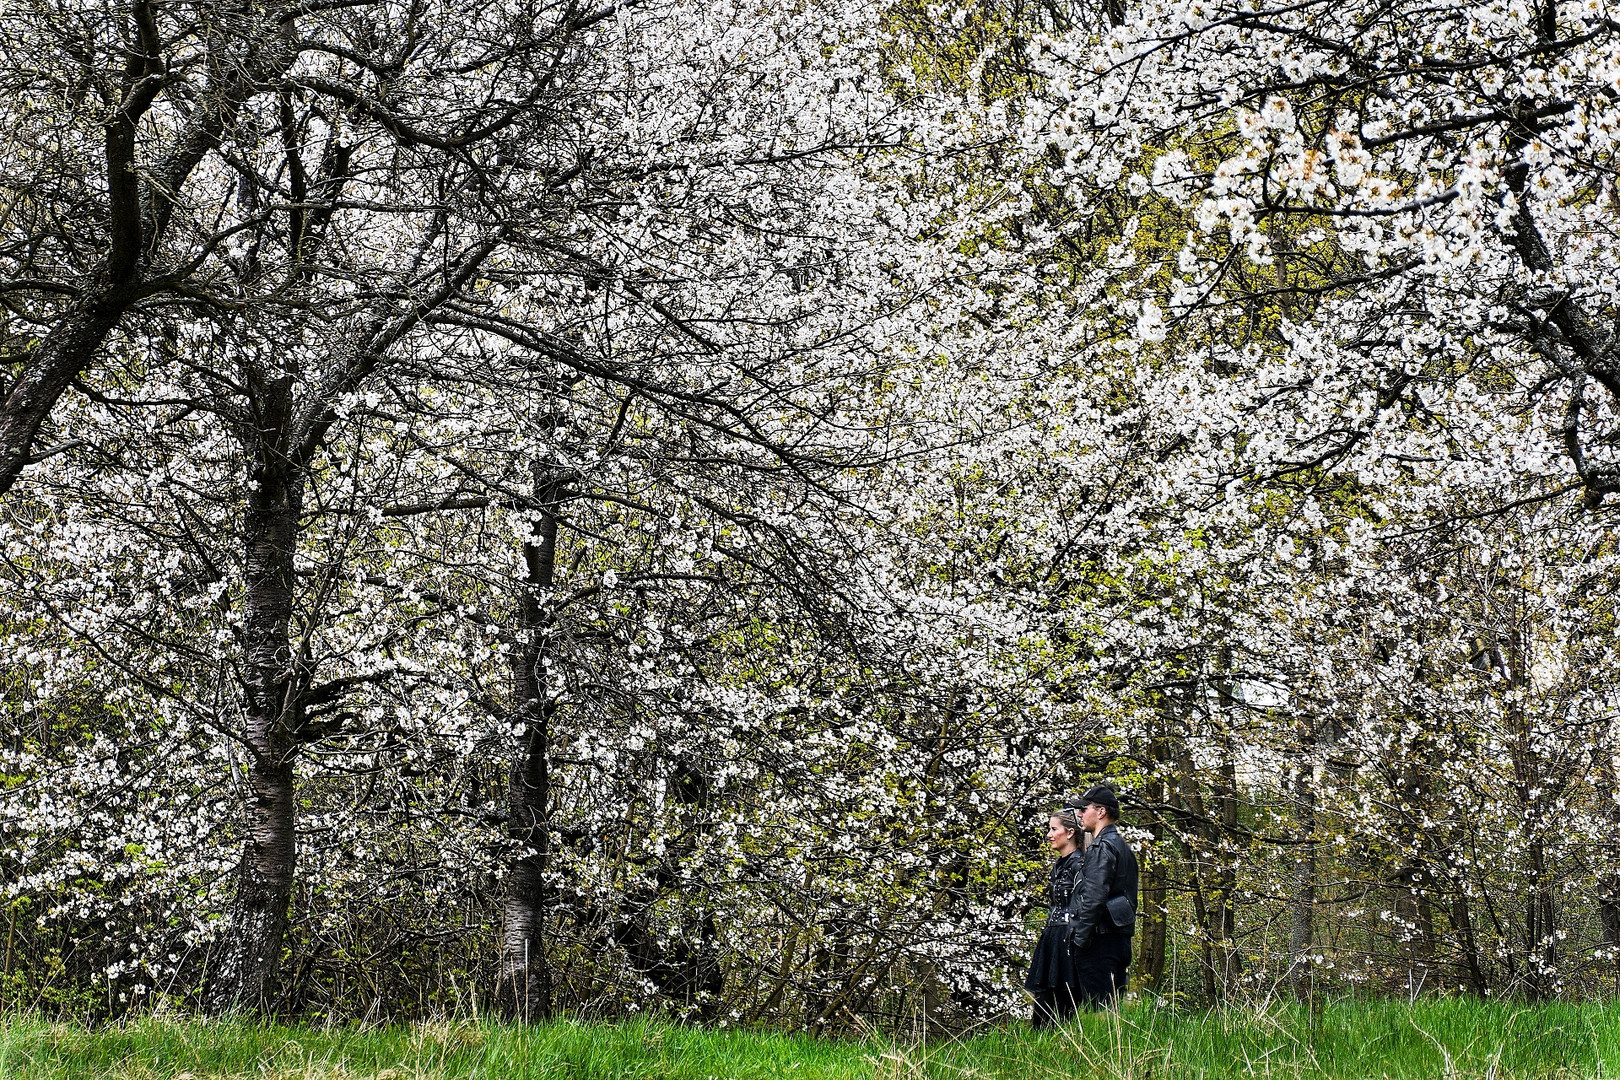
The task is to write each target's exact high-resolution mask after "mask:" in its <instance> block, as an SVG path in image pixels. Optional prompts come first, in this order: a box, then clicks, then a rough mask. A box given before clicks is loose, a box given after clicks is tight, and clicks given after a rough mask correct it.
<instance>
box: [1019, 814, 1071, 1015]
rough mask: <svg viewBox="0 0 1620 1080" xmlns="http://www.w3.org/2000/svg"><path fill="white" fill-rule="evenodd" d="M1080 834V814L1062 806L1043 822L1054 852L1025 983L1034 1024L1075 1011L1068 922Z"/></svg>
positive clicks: (1069, 920)
mask: <svg viewBox="0 0 1620 1080" xmlns="http://www.w3.org/2000/svg"><path fill="white" fill-rule="evenodd" d="M1084 835H1085V833H1084V831H1083V830H1082V828H1081V826H1080V815H1079V814H1078V813H1076V812H1075V811H1074V810H1073V809H1070V808H1067V807H1065V808H1064V809H1062V810H1059V811H1058V812H1057V813H1055V814H1053V815H1052V817H1051V819H1050V820H1049V821H1048V823H1047V827H1046V842H1047V844H1048V845H1050V846H1051V848H1052V850H1053V851H1055V852H1057V856H1058V858H1057V862H1055V863H1053V864H1052V879H1051V894H1050V896H1049V898H1048V900H1049V903H1050V904H1051V907H1050V909H1049V910H1048V912H1047V915H1046V926H1045V928H1044V929H1043V930H1042V931H1041V940H1040V943H1039V944H1037V945H1036V946H1035V958H1034V959H1033V960H1032V961H1030V965H1029V978H1027V979H1025V980H1024V989H1026V990H1028V991H1029V992H1030V993H1032V994H1034V995H1035V1015H1034V1022H1035V1027H1036V1029H1037V1030H1038V1029H1040V1028H1049V1027H1052V1026H1054V1025H1055V1024H1056V1023H1057V1022H1058V1021H1059V1020H1066V1019H1068V1018H1069V1017H1071V1016H1073V1015H1074V1009H1075V1002H1076V1000H1077V999H1078V998H1079V996H1080V994H1079V990H1080V988H1079V980H1078V978H1077V977H1076V972H1075V968H1074V961H1073V959H1072V958H1071V957H1070V955H1069V923H1070V922H1071V921H1072V919H1073V917H1074V911H1073V904H1074V903H1076V902H1078V901H1079V899H1080V896H1079V892H1080V858H1081V856H1080V848H1081V844H1082V841H1081V838H1082V837H1083V836H1084Z"/></svg>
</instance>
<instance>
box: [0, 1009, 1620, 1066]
mask: <svg viewBox="0 0 1620 1080" xmlns="http://www.w3.org/2000/svg"><path fill="white" fill-rule="evenodd" d="M92 1077H94V1078H100V1077H106V1078H109V1080H205V1078H207V1080H212V1078H225V1077H230V1078H239V1080H248V1078H253V1080H474V1078H479V1080H518V1078H530V1077H533V1078H540V1077H546V1078H556V1080H710V1078H718V1080H742V1078H755V1077H760V1078H764V1077H770V1078H776V1077H785V1078H795V1080H797V1078H803V1080H846V1078H847V1080H854V1078H863V1080H864V1078H871V1080H925V1078H927V1080H946V1078H950V1080H969V1078H977V1080H1056V1078H1058V1077H1088V1078H1091V1077H1095V1078H1098V1080H1178V1078H1183V1077H1185V1078H1189V1080H1191V1078H1209V1080H1215V1078H1224V1077H1279V1078H1281V1077H1290V1078H1324V1080H1326V1078H1334V1080H1339V1078H1344V1080H1352V1078H1353V1080H1363V1078H1382V1077H1388V1078H1391V1080H1396V1078H1401V1080H1404V1078H1408V1077H1411V1078H1417V1077H1434V1078H1436V1080H1453V1078H1455V1080H1463V1078H1476V1077H1477V1078H1480V1080H1487V1078H1489V1080H1518V1078H1524V1077H1567V1078H1571V1080H1573V1078H1576V1077H1591V1078H1602V1080H1620V1007H1610V1006H1601V1005H1549V1006H1514V1005H1512V1004H1509V1003H1500V1002H1479V1001H1463V1000H1456V1001H1429V1002H1418V1003H1417V1004H1415V1005H1406V1004H1402V1003H1389V1002H1373V1003H1341V1004H1336V1005H1332V1006H1329V1007H1328V1008H1327V1009H1325V1010H1323V1011H1322V1012H1321V1013H1320V1014H1318V1016H1316V1017H1315V1018H1314V1019H1313V1018H1312V1017H1311V1016H1310V1015H1308V1014H1307V1013H1305V1012H1303V1011H1301V1010H1298V1009H1294V1008H1276V1007H1273V1008H1269V1009H1259V1008H1252V1009H1243V1008H1229V1009H1224V1010H1220V1011H1216V1012H1207V1013H1190V1012H1176V1011H1171V1010H1169V1009H1163V1008H1156V1007H1154V1006H1152V1005H1148V1004H1135V1005H1131V1006H1128V1007H1127V1008H1126V1009H1125V1010H1124V1011H1123V1012H1122V1013H1120V1014H1118V1015H1112V1014H1098V1015H1090V1016H1086V1017H1084V1018H1082V1021H1081V1023H1080V1024H1079V1025H1078V1026H1076V1027H1073V1028H1070V1029H1067V1030H1065V1031H1061V1032H1058V1033H1056V1034H1049V1035H1034V1034H1032V1033H1030V1032H1029V1031H1028V1030H1026V1029H1023V1028H1021V1027H1020V1028H1002V1029H993V1030H991V1031H989V1032H986V1033H982V1034H979V1035H977V1036H974V1037H972V1038H966V1039H955V1040H939V1041H934V1042H930V1043H928V1044H926V1045H924V1044H921V1043H904V1042H900V1043H895V1042H889V1041H885V1040H880V1039H876V1038H872V1039H866V1040H853V1039H850V1040H832V1039H813V1038H809V1037H807V1036H795V1035H779V1034H768V1033H755V1032H739V1031H705V1030H700V1029H697V1028H687V1027H679V1026H673V1025H667V1024H659V1023H625V1024H597V1025H584V1024H569V1023H558V1024H549V1025H545V1026H537V1027H532V1028H527V1029H525V1028H521V1027H511V1026H505V1025H500V1024H490V1023H470V1022H468V1023H450V1024H427V1025H421V1026H417V1027H410V1028H405V1027H392V1028H358V1027H335V1028H320V1027H292V1028H288V1027H268V1026H255V1025H252V1024H248V1023H245V1022H237V1021H231V1022H219V1023H209V1022H202V1021H161V1020H143V1021H139V1022H133V1023H128V1024H120V1025H116V1026H110V1027H102V1028H94V1029H85V1028H81V1027H71V1026H64V1025H56V1024H46V1023H40V1022H36V1021H30V1020H26V1019H13V1020H11V1021H9V1022H6V1023H4V1024H0V1080H69V1078H72V1080H81V1078H92Z"/></svg>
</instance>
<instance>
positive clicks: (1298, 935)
mask: <svg viewBox="0 0 1620 1080" xmlns="http://www.w3.org/2000/svg"><path fill="white" fill-rule="evenodd" d="M1294 795H1295V806H1296V813H1297V814H1298V817H1299V823H1298V827H1297V829H1296V838H1297V839H1298V840H1299V847H1298V848H1297V849H1296V850H1295V854H1294V867H1293V871H1294V895H1293V900H1292V904H1291V906H1290V909H1289V918H1288V955H1289V962H1288V982H1289V986H1290V987H1291V988H1292V990H1293V992H1294V997H1296V998H1298V999H1299V1000H1301V1001H1309V1000H1310V999H1311V972H1312V965H1311V958H1310V952H1311V946H1312V945H1313V944H1315V940H1316V843H1315V836H1316V792H1315V789H1314V788H1313V786H1312V778H1311V774H1310V763H1309V761H1308V760H1302V761H1301V762H1300V766H1299V773H1298V775H1296V776H1295V777H1294Z"/></svg>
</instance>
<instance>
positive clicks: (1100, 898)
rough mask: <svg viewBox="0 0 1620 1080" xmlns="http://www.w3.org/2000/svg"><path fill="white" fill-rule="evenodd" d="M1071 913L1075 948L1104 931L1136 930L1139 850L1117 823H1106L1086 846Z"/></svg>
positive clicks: (1071, 942)
mask: <svg viewBox="0 0 1620 1080" xmlns="http://www.w3.org/2000/svg"><path fill="white" fill-rule="evenodd" d="M1067 913H1068V923H1069V927H1070V930H1069V947H1070V948H1071V949H1083V948H1085V947H1086V946H1087V945H1089V944H1091V939H1092V938H1093V937H1096V936H1098V935H1100V934H1120V935H1122V936H1129V935H1131V934H1133V933H1135V931H1136V854H1135V853H1134V852H1133V851H1131V846H1130V845H1129V844H1127V843H1126V842H1125V838H1124V837H1123V836H1121V835H1119V830H1118V829H1116V828H1114V826H1112V825H1104V826H1103V827H1102V828H1101V829H1099V830H1098V831H1097V836H1096V838H1095V839H1093V840H1092V841H1091V846H1090V847H1088V848H1086V855H1085V859H1084V861H1083V862H1081V864H1080V880H1079V882H1078V887H1077V888H1076V889H1075V890H1074V892H1073V893H1072V894H1071V895H1070V897H1069V902H1068V904H1067Z"/></svg>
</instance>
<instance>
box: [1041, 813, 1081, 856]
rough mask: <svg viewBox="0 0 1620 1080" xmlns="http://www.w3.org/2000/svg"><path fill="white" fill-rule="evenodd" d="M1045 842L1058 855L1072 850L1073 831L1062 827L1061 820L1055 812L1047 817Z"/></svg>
mask: <svg viewBox="0 0 1620 1080" xmlns="http://www.w3.org/2000/svg"><path fill="white" fill-rule="evenodd" d="M1046 842H1047V843H1048V844H1050V845H1051V846H1052V850H1053V851H1055V852H1057V853H1058V854H1059V855H1067V854H1068V853H1069V852H1071V851H1073V850H1074V833H1072V832H1070V831H1069V830H1068V829H1065V828H1064V827H1063V822H1062V821H1061V820H1060V819H1059V818H1058V816H1057V815H1056V814H1053V815H1052V816H1051V817H1050V818H1048V819H1047V822H1046Z"/></svg>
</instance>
